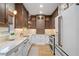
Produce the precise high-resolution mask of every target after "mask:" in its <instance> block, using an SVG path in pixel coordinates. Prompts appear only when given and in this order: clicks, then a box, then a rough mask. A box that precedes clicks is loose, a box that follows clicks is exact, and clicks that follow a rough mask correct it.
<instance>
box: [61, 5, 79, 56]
mask: <svg viewBox="0 0 79 59" xmlns="http://www.w3.org/2000/svg"><path fill="white" fill-rule="evenodd" d="M78 10H79V6H77V8H76V6H71V7H70V8H69V9H67V10H66V11H64V12H63V13H62V16H63V49H64V50H65V51H66V53H68V54H69V55H75V56H76V55H79V52H78V50H79V47H78V43H79V40H78V39H79V36H78V34H77V33H78V32H79V30H78V28H79V27H78V23H77V22H78V17H76V16H78V15H79V11H78Z"/></svg>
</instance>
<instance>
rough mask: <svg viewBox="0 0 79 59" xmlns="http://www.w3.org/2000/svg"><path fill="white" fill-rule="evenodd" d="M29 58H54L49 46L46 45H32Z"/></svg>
mask: <svg viewBox="0 0 79 59" xmlns="http://www.w3.org/2000/svg"><path fill="white" fill-rule="evenodd" d="M28 56H54V55H53V51H52V50H51V48H50V46H49V45H48V44H46V45H32V47H31V49H30V51H29V54H28Z"/></svg>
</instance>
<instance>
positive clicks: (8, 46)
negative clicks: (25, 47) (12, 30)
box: [0, 37, 28, 55]
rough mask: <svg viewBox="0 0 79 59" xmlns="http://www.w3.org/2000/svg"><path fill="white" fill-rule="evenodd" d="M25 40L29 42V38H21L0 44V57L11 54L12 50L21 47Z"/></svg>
mask: <svg viewBox="0 0 79 59" xmlns="http://www.w3.org/2000/svg"><path fill="white" fill-rule="evenodd" d="M25 40H28V37H19V38H16V39H15V40H13V41H4V42H2V43H0V55H5V54H7V53H8V52H10V51H11V50H12V49H14V48H15V47H17V46H18V45H20V44H21V43H22V42H24V41H25Z"/></svg>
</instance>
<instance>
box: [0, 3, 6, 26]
mask: <svg viewBox="0 0 79 59" xmlns="http://www.w3.org/2000/svg"><path fill="white" fill-rule="evenodd" d="M3 26H7V20H6V4H5V3H0V27H3Z"/></svg>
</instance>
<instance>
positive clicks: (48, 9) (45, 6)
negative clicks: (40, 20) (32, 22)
mask: <svg viewBox="0 0 79 59" xmlns="http://www.w3.org/2000/svg"><path fill="white" fill-rule="evenodd" d="M57 5H58V4H57V3H24V6H25V8H26V9H27V10H28V11H29V13H30V14H31V15H37V14H44V15H51V14H52V13H53V12H54V10H55V9H56V7H57Z"/></svg>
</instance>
